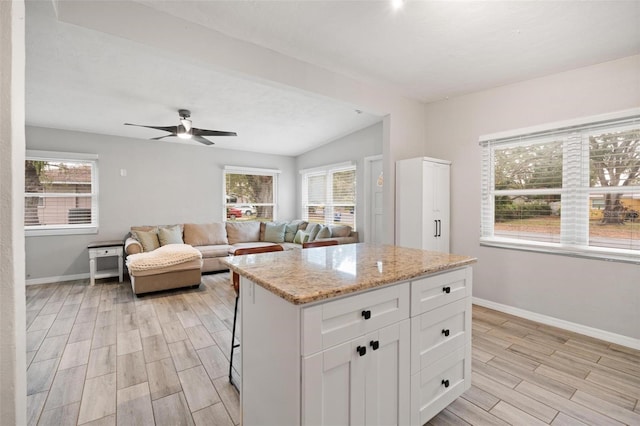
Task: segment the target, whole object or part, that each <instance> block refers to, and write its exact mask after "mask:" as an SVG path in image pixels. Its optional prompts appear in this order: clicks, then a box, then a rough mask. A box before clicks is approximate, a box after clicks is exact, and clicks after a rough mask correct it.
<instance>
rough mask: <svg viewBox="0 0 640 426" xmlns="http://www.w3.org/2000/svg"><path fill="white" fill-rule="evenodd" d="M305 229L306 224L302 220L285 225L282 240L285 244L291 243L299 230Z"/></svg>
mask: <svg viewBox="0 0 640 426" xmlns="http://www.w3.org/2000/svg"><path fill="white" fill-rule="evenodd" d="M306 227H307V222H305V221H304V220H300V219H296V220H292V221H291V222H289V223H287V229H286V230H285V233H284V240H285V241H286V242H287V243H292V242H293V239H294V237H295V236H296V232H298V231H299V230H304V229H305V228H306Z"/></svg>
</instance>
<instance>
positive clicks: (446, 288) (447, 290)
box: [442, 286, 451, 294]
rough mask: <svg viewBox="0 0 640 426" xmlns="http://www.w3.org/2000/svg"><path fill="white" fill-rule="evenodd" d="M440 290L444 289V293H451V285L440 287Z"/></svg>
mask: <svg viewBox="0 0 640 426" xmlns="http://www.w3.org/2000/svg"><path fill="white" fill-rule="evenodd" d="M442 291H444V292H445V293H447V294H449V293H451V287H448V286H447V287H442Z"/></svg>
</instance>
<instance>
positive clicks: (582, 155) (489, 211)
mask: <svg viewBox="0 0 640 426" xmlns="http://www.w3.org/2000/svg"><path fill="white" fill-rule="evenodd" d="M629 126H634V127H640V108H634V109H631V110H625V111H620V112H615V113H611V114H603V115H598V116H591V117H584V118H580V119H576V120H570V121H563V122H557V123H549V124H545V125H542V126H536V127H530V128H525V129H519V130H513V131H508V132H501V133H496V134H491V135H485V136H481V137H480V145H481V150H482V153H481V180H480V181H481V202H480V205H481V217H480V224H481V229H480V245H481V246H487V247H498V248H507V249H514V250H524V251H533V252H542V253H548V254H558V255H567V256H573V257H582V258H594V259H604V260H611V261H619V262H627V263H635V264H640V249H622V248H614V247H600V246H595V245H590V241H589V216H590V207H589V196H590V194H593V193H597V194H603V193H606V192H615V193H627V194H637V193H640V185H634V186H624V187H616V188H609V187H595V186H590V180H589V175H590V172H591V171H590V164H589V163H590V150H589V137H590V136H594V135H600V134H602V132H603V131H605V132H615V131H618V130H622V129H624V128H627V127H629ZM572 134H573V135H574V136H573V137H572V136H571V135H572ZM576 134H578V136H576ZM552 136H553V137H555V138H562V140H563V152H564V154H563V172H562V175H563V176H562V186H561V187H560V188H550V189H546V188H545V189H538V190H535V189H534V190H526V189H525V190H496V189H495V157H494V152H495V149H496V148H504V147H507V146H517V145H518V144H525V143H535V142H536V141H537V140H539V141H540V142H542V141H544V140H545V138H548V137H552ZM570 150H573V151H572V152H569V151H570ZM569 168H571V171H572V172H575V171H578V172H579V173H569ZM524 193H527V194H530V195H531V194H537V193H554V194H556V193H559V194H561V197H562V214H561V225H560V228H561V229H560V242H558V243H553V242H539V241H532V240H524V239H518V238H508V237H504V236H502V237H500V236H498V237H497V236H495V231H494V225H495V197H496V195H520V194H524ZM572 212H573V213H572ZM565 216H566V217H565Z"/></svg>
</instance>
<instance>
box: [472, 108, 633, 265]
mask: <svg viewBox="0 0 640 426" xmlns="http://www.w3.org/2000/svg"><path fill="white" fill-rule="evenodd" d="M553 127H554V128H553V129H550V130H544V129H539V128H538V129H535V131H522V132H518V134H512V135H504V136H502V135H496V136H494V137H491V136H489V137H485V138H481V145H482V147H483V148H482V149H483V153H482V218H481V227H482V229H481V239H480V242H481V244H483V245H493V246H501V247H510V248H523V249H529V250H536V251H545V252H556V253H561V254H571V255H578V256H587V257H600V258H607V259H612V260H621V261H631V262H640V219H639V215H640V111H638V110H634V111H632V112H626V113H625V114H616V116H602V117H596V118H592V119H589V120H588V122H585V121H582V123H580V122H575V123H565V125H563V126H553Z"/></svg>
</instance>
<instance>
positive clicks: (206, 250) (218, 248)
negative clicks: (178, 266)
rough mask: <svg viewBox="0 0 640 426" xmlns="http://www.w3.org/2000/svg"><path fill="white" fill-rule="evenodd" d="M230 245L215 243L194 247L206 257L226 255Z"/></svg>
mask: <svg viewBox="0 0 640 426" xmlns="http://www.w3.org/2000/svg"><path fill="white" fill-rule="evenodd" d="M231 247H232V246H230V245H229V244H217V245H210V246H198V247H196V249H198V251H199V252H200V253H202V257H203V258H205V259H208V258H211V257H226V256H227V254H229V249H230V248H231Z"/></svg>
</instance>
